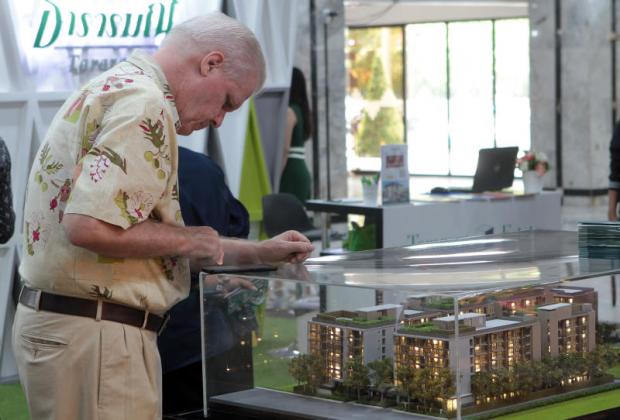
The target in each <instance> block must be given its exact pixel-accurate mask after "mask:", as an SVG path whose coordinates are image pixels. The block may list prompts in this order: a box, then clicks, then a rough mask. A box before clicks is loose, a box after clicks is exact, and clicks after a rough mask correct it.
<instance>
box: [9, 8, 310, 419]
mask: <svg viewBox="0 0 620 420" xmlns="http://www.w3.org/2000/svg"><path fill="white" fill-rule="evenodd" d="M264 78H265V63H264V58H263V55H262V52H261V49H260V46H259V44H258V42H257V41H256V39H255V38H254V36H253V35H252V33H251V32H250V31H249V30H248V29H247V28H245V27H244V26H243V25H241V24H239V23H238V22H236V21H235V20H233V19H230V18H228V17H226V16H225V15H222V14H219V13H218V14H210V15H206V16H201V17H197V18H194V19H191V20H189V21H187V22H185V23H182V24H180V25H178V26H177V27H175V28H174V29H173V30H172V31H171V33H170V34H169V36H168V37H167V38H166V40H165V41H164V43H163V44H162V46H161V48H160V49H159V50H158V51H157V52H156V53H155V54H154V55H153V56H152V57H150V56H148V55H145V54H141V53H136V54H133V55H132V56H131V57H130V58H129V59H128V60H127V61H126V62H123V63H121V64H119V65H117V66H116V67H114V68H112V69H111V70H109V71H107V72H106V73H104V74H102V75H101V76H99V77H97V78H95V79H94V80H92V81H91V82H89V83H87V84H86V85H84V86H83V87H82V88H81V90H80V91H79V92H76V93H74V94H73V95H72V96H71V97H70V98H69V99H68V100H67V102H66V103H65V104H64V105H63V107H62V108H61V109H60V111H59V113H58V114H57V115H56V117H55V118H54V120H53V121H52V123H51V125H50V128H49V132H48V133H47V137H46V139H45V141H44V143H43V145H42V146H41V148H40V150H39V152H38V155H37V158H36V160H35V163H34V165H33V168H32V171H31V175H30V178H29V185H28V191H27V200H26V206H25V212H24V258H23V260H22V264H21V266H20V274H21V276H22V277H23V280H24V281H25V285H26V286H25V287H24V289H23V290H22V293H21V295H20V304H19V306H18V309H17V313H16V317H15V323H14V327H13V345H14V351H15V355H16V359H17V364H18V369H19V374H20V379H21V382H22V385H23V387H24V390H25V392H26V396H27V400H28V405H29V408H30V414H31V416H32V418H34V419H41V418H56V419H115V420H116V419H153V418H159V417H161V401H160V395H161V366H160V359H159V354H158V351H157V342H156V338H157V332H158V331H159V330H160V329H161V328H162V326H163V324H164V314H165V313H166V311H167V310H168V309H169V308H170V307H171V306H172V305H174V304H175V303H177V302H178V301H180V300H181V299H183V298H184V297H185V296H187V294H188V290H189V270H190V266H191V267H199V266H200V264H202V263H204V262H205V261H207V262H210V263H212V264H213V263H217V264H221V263H223V262H226V263H237V264H238V263H255V262H277V261H292V262H300V261H303V260H304V259H305V258H306V257H307V256H308V255H309V253H310V252H311V251H312V245H311V244H310V243H309V242H308V240H307V239H306V238H305V237H304V236H303V235H301V234H299V233H297V232H286V233H284V234H282V235H280V236H279V237H276V238H273V239H271V240H267V241H263V242H259V243H255V242H248V241H242V240H232V239H226V238H221V237H219V235H218V234H217V232H216V231H215V230H213V229H212V228H209V227H185V226H184V225H183V220H182V217H181V212H180V207H179V188H178V184H177V162H178V160H177V142H176V135H177V134H189V133H191V132H192V131H194V130H197V129H201V128H204V127H207V126H208V125H210V124H212V125H214V126H216V127H217V126H219V125H220V124H221V123H222V120H223V119H224V116H225V115H226V113H227V112H230V111H233V110H235V109H237V108H238V107H239V106H241V104H242V103H243V102H244V101H245V100H246V99H248V97H249V96H250V95H252V94H253V93H254V92H256V91H257V90H258V89H259V88H260V87H261V86H262V83H263V81H264ZM190 263H193V264H190Z"/></svg>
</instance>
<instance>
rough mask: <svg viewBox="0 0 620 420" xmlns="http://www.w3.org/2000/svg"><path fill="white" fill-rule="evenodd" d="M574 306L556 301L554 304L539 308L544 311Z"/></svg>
mask: <svg viewBox="0 0 620 420" xmlns="http://www.w3.org/2000/svg"><path fill="white" fill-rule="evenodd" d="M567 306H572V305H571V304H570V303H554V304H552V305H545V306H539V307H538V308H537V309H540V310H542V311H555V310H556V309H560V308H565V307H567Z"/></svg>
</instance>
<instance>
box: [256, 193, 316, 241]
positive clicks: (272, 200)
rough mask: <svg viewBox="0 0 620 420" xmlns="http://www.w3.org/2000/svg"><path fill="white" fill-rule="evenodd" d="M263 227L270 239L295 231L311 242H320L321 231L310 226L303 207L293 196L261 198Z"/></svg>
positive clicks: (281, 195)
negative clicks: (288, 231)
mask: <svg viewBox="0 0 620 420" xmlns="http://www.w3.org/2000/svg"><path fill="white" fill-rule="evenodd" d="M263 226H264V227H265V233H266V234H267V236H269V237H270V238H273V237H274V236H276V235H279V234H280V233H282V232H285V231H287V230H297V231H299V232H301V233H303V234H304V235H306V237H307V238H308V239H310V240H311V241H319V240H321V230H320V229H317V228H316V227H315V226H314V225H313V224H312V222H311V221H310V218H309V217H308V214H307V213H306V209H305V208H304V205H303V204H302V202H301V201H299V199H298V198H297V197H295V196H294V195H293V194H288V193H276V194H267V195H265V196H263Z"/></svg>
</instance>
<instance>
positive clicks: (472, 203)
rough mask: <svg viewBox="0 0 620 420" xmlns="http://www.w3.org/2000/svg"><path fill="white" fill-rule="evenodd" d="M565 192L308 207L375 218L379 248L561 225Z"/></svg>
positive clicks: (314, 204)
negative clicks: (563, 194)
mask: <svg viewBox="0 0 620 420" xmlns="http://www.w3.org/2000/svg"><path fill="white" fill-rule="evenodd" d="M561 205H562V193H561V192H560V191H543V192H542V193H540V194H527V195H525V194H517V195H511V194H494V193H489V194H455V195H445V196H444V195H420V196H414V197H413V200H412V201H411V202H410V203H403V204H389V205H385V206H383V205H368V204H364V203H363V202H362V201H361V200H351V199H343V200H330V201H328V200H308V201H306V208H307V209H308V210H311V211H314V212H319V213H324V214H325V216H326V217H324V218H323V223H322V225H323V229H324V231H326V230H327V229H328V227H329V215H330V214H344V215H347V214H357V215H363V216H365V217H366V223H375V224H376V229H377V248H384V247H385V248H388V247H394V246H403V245H412V244H416V243H420V242H428V241H437V240H443V239H452V238H461V237H465V236H476V235H485V234H491V233H507V232H519V231H522V230H532V229H548V230H558V229H560V228H561V217H560V210H561ZM323 237H324V238H326V237H327V236H326V234H325V233H324V235H323ZM323 245H324V246H327V244H325V243H324V244H323Z"/></svg>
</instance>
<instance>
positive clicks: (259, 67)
mask: <svg viewBox="0 0 620 420" xmlns="http://www.w3.org/2000/svg"><path fill="white" fill-rule="evenodd" d="M188 42H190V43H191V45H188ZM167 45H174V46H175V47H179V48H182V49H184V50H186V51H187V50H188V47H189V49H190V50H191V51H192V52H196V51H198V52H200V53H201V54H208V53H209V52H211V51H221V52H222V53H223V54H224V57H225V61H224V66H223V67H222V70H223V71H224V72H226V73H227V74H229V75H230V76H231V78H233V79H234V80H236V81H245V80H246V79H247V77H248V75H249V74H252V75H256V82H257V86H256V89H255V91H254V92H255V93H256V92H257V91H258V90H260V89H261V88H262V86H263V84H264V83H265V77H266V70H265V57H264V56H263V51H262V49H261V47H260V44H259V43H258V40H257V39H256V37H255V36H254V34H253V33H252V31H250V30H249V29H248V28H247V27H246V26H245V25H243V24H242V23H241V22H239V21H237V20H235V19H233V18H231V17H229V16H226V15H225V14H223V13H220V12H212V13H208V14H205V15H202V16H196V17H193V18H191V19H189V20H186V21H185V22H182V23H180V24H178V25H175V26H174V27H173V28H172V30H171V31H170V32H169V33H168V36H166V38H165V39H164V41H163V43H162V47H164V46H167ZM226 59H228V61H226ZM226 63H228V65H226Z"/></svg>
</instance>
